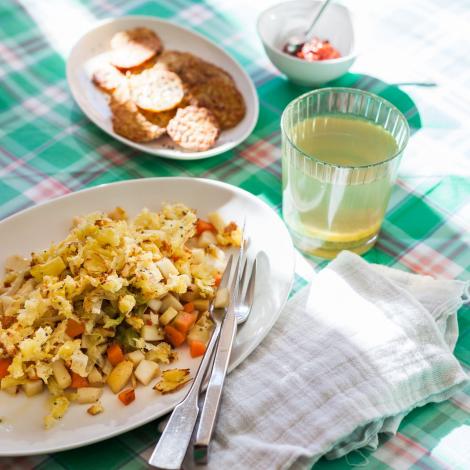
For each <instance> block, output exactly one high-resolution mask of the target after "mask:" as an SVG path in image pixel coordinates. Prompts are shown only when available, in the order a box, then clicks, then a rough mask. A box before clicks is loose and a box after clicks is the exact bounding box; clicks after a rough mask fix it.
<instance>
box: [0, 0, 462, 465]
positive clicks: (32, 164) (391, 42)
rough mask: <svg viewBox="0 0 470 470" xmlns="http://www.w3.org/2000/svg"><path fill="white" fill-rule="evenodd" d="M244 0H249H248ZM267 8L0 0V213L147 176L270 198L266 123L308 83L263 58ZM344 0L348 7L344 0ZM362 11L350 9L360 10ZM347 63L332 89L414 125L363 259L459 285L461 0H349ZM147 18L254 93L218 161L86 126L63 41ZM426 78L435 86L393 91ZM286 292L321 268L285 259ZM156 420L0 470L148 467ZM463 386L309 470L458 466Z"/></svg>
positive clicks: (272, 170) (275, 128)
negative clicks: (389, 433)
mask: <svg viewBox="0 0 470 470" xmlns="http://www.w3.org/2000/svg"><path fill="white" fill-rule="evenodd" d="M255 3H256V6H255V5H254V4H255ZM270 3H272V2H271V1H260V2H250V1H248V0H241V1H237V2H231V1H229V0H206V1H202V2H191V1H187V0H174V1H170V0H168V1H159V2H153V1H150V0H148V1H146V0H115V1H111V0H96V1H78V0H54V1H52V0H51V1H47V2H46V1H42V2H41V1H36V2H34V1H28V0H24V1H21V2H20V3H13V2H10V1H4V2H2V3H1V6H0V24H1V25H2V27H1V28H0V81H1V86H0V175H1V176H0V202H1V206H0V218H3V217H5V216H7V215H9V214H12V213H14V212H17V211H19V210H21V209H24V208H26V207H28V206H31V205H33V204H36V203H38V202H41V201H45V200H48V199H51V198H54V197H57V196H61V195H63V194H67V193H69V192H72V191H77V190H79V189H82V188H85V187H90V186H95V185H98V184H103V183H108V182H112V181H118V180H124V179H130V178H144V177H149V176H171V175H186V176H199V177H205V178H213V179H217V180H223V181H226V182H228V183H231V184H233V185H236V186H240V187H242V188H244V189H246V190H248V191H250V192H252V193H254V194H256V195H257V196H259V197H260V198H262V199H264V200H265V201H267V202H268V203H269V204H270V205H271V206H272V207H274V208H275V209H276V210H278V211H279V210H280V203H281V183H280V176H281V165H280V160H279V157H280V145H279V144H280V132H279V119H280V115H281V113H282V110H283V109H284V107H285V106H286V105H287V103H288V102H289V101H290V100H292V99H293V98H294V97H296V96H298V95H299V94H301V93H303V92H304V91H306V89H305V88H301V87H298V86H295V85H292V84H290V83H288V82H287V81H286V80H285V79H284V78H283V77H282V76H280V75H279V74H278V73H277V72H276V70H275V69H274V68H273V67H272V66H271V65H270V63H269V62H268V60H267V58H266V56H265V55H264V52H263V51H262V47H261V45H260V43H259V41H258V38H257V37H256V31H255V21H256V16H257V14H258V12H259V11H261V9H262V8H264V7H265V6H266V5H267V4H270ZM351 3H352V2H351ZM358 4H359V5H358ZM353 7H354V9H355V10H357V9H358V8H360V9H359V10H357V11H356V14H357V21H358V24H359V25H360V28H359V29H358V31H359V32H360V37H359V38H358V41H359V44H360V56H359V59H358V60H357V62H356V64H355V65H354V68H353V69H352V71H351V73H349V74H347V75H345V76H344V77H342V78H341V79H339V80H336V81H335V82H333V83H332V84H331V85H332V86H350V87H355V88H360V89H364V90H369V91H372V92H374V93H377V94H379V95H381V96H383V97H385V98H387V99H389V100H390V101H392V102H393V103H394V104H395V105H396V106H397V107H399V108H400V109H401V110H402V111H403V112H404V113H405V115H406V117H407V119H408V121H409V123H410V125H411V127H412V131H413V136H412V138H411V141H410V144H409V146H408V148H407V151H406V153H405V157H404V160H403V163H402V166H401V169H400V175H399V180H398V182H397V184H396V186H395V188H394V191H393V194H392V198H391V201H390V205H389V208H388V212H387V216H386V220H385V222H384V225H383V229H382V231H381V234H380V238H379V240H378V243H377V245H376V247H375V248H374V249H373V250H372V251H370V252H369V253H368V254H367V255H366V256H365V257H366V259H367V260H368V261H370V262H376V263H382V264H385V265H389V266H394V267H397V268H400V269H404V270H409V271H413V272H417V273H422V274H429V275H432V276H435V277H437V278H445V279H454V278H458V279H468V278H469V270H468V268H469V265H470V250H469V245H470V240H469V233H470V231H469V225H468V224H469V221H470V202H469V201H470V197H469V195H470V183H469V175H470V159H469V150H470V139H469V135H470V132H469V131H470V126H469V122H470V119H469V118H470V111H469V110H470V93H469V92H468V91H467V90H468V88H469V86H470V67H469V61H468V50H469V46H470V44H469V42H470V41H469V39H470V37H469V36H468V33H467V31H468V23H469V20H470V2H469V1H468V0H467V1H457V0H453V1H452V2H445V1H444V0H440V1H439V0H432V1H425V0H421V1H420V0H415V1H411V2H409V1H407V2H405V1H393V2H392V1H391V0H382V1H381V2H364V1H363V2H355V3H354V5H353ZM124 14H145V15H152V16H157V17H161V18H165V19H170V20H172V21H174V22H176V23H178V24H180V25H182V26H185V27H188V28H192V29H194V30H196V31H199V32H201V33H202V34H204V35H206V36H207V37H209V38H211V39H212V40H215V41H216V42H217V43H219V44H220V45H221V46H222V47H223V48H224V49H225V50H227V51H228V52H229V53H230V54H231V55H232V56H233V57H235V58H236V59H237V60H238V61H239V62H240V63H241V64H242V65H243V67H244V68H245V69H246V71H247V72H248V73H249V74H250V76H251V78H252V79H253V81H254V83H255V85H256V88H257V90H258V94H259V97H260V106H261V109H260V116H259V121H258V124H257V126H256V129H255V130H254V132H253V134H252V135H251V136H250V137H249V138H248V139H247V140H246V141H245V142H244V143H243V144H241V145H239V146H238V147H237V148H235V149H234V150H232V151H229V152H226V153H224V154H223V155H220V156H218V157H215V158H211V159H207V160H203V161H196V162H181V161H172V160H163V159H159V158H156V157H154V156H150V155H145V154H142V153H140V152H138V151H136V150H134V149H131V148H129V147H126V146H125V145H123V144H121V143H119V142H117V141H115V140H113V139H112V138H111V137H109V136H108V135H107V134H104V133H103V132H102V131H100V130H99V129H98V128H97V127H96V126H94V125H93V124H92V123H91V122H90V121H88V119H87V118H86V117H85V116H84V115H83V113H82V112H81V111H80V109H79V108H78V107H77V105H76V104H75V103H74V101H73V99H72V97H71V95H70V92H69V90H68V88H67V83H66V80H65V61H66V57H67V53H68V51H69V50H70V47H71V46H72V45H73V43H74V42H75V41H76V39H77V38H78V37H79V36H80V35H81V34H83V32H84V31H86V30H87V29H88V28H89V27H90V25H92V24H93V23H94V22H95V21H97V20H98V19H102V18H108V17H115V16H121V15H124ZM429 81H432V82H436V84H437V86H435V87H422V86H421V87H419V86H415V85H409V84H408V85H406V83H410V82H429ZM297 258H298V259H297V261H298V263H297V273H296V289H299V288H301V287H302V286H303V285H305V284H306V283H307V282H308V280H309V278H310V277H311V275H312V272H313V271H314V270H315V269H318V268H321V267H322V266H323V265H324V264H325V262H324V261H321V260H319V259H314V258H311V259H308V260H306V259H305V258H303V257H301V256H300V255H299V254H297ZM469 314H470V311H469V309H468V308H465V307H464V308H462V309H461V310H460V312H459V326H460V338H459V342H458V344H457V347H456V355H457V357H458V358H459V360H460V361H461V363H462V364H463V366H464V367H465V368H467V369H468V368H469V367H470V315H469ZM155 437H156V423H155V422H153V423H150V424H148V425H145V426H143V427H141V428H138V429H136V430H134V431H131V432H129V433H126V434H124V435H122V436H119V437H116V438H114V439H110V440H107V441H104V442H102V443H98V444H95V445H92V446H88V447H87V448H85V449H76V450H72V451H67V452H62V453H57V454H53V455H45V456H37V457H28V458H17V459H13V458H12V459H10V458H8V459H1V460H0V467H1V468H2V469H9V468H15V469H22V468H25V469H26V468H37V469H41V468H44V469H46V468H47V469H48V470H49V469H58V470H59V469H82V468H86V469H88V470H93V469H118V468H119V469H126V470H131V469H139V468H147V464H146V460H147V458H148V457H149V455H150V452H151V449H152V446H153V445H154V439H155ZM468 442H470V387H467V389H466V391H464V392H461V393H459V394H458V395H456V396H455V397H453V398H452V399H451V400H449V401H447V402H445V403H440V404H431V405H427V406H425V407H423V408H420V409H417V410H414V411H413V412H412V413H410V414H409V415H408V416H407V417H406V419H405V420H404V421H403V423H402V425H401V427H400V429H399V432H398V434H397V435H396V436H395V437H394V438H392V439H390V440H388V441H387V442H385V443H383V444H382V445H381V446H380V447H379V449H378V450H377V451H376V452H374V453H373V454H365V453H363V452H355V453H353V454H352V455H349V456H348V457H347V458H343V459H340V460H337V461H331V462H327V461H323V460H322V461H320V463H318V464H317V466H316V467H315V468H320V469H322V468H323V469H330V470H333V469H335V470H336V469H344V468H348V467H349V466H360V467H362V468H370V469H376V468H394V469H404V468H410V467H412V468H422V469H436V468H452V469H457V468H470V446H469V445H468Z"/></svg>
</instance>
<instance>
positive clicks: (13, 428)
mask: <svg viewBox="0 0 470 470" xmlns="http://www.w3.org/2000/svg"><path fill="white" fill-rule="evenodd" d="M163 202H185V203H187V204H188V205H190V206H191V207H194V208H197V210H198V213H199V214H201V215H202V216H204V215H205V214H207V213H208V212H210V211H213V210H218V211H220V212H221V214H222V215H223V216H224V217H225V218H226V219H228V220H235V221H236V222H238V223H241V222H242V221H243V219H244V218H245V217H246V232H247V234H248V235H249V238H250V245H249V252H248V256H249V257H251V258H252V257H253V256H254V254H255V253H257V252H262V254H261V256H260V257H259V264H258V273H259V275H258V276H257V280H256V295H255V302H254V305H253V310H252V313H251V315H250V317H249V319H248V321H247V322H246V323H245V324H244V325H243V326H242V327H241V328H240V329H239V333H238V335H237V338H236V342H235V347H234V350H233V355H232V360H231V365H230V367H231V369H233V368H234V367H236V366H237V365H238V364H240V363H241V362H242V361H243V360H244V359H245V358H246V357H247V356H248V355H249V354H250V353H251V352H252V351H253V350H254V349H255V348H256V346H257V345H258V344H259V343H260V342H261V340H262V339H263V338H264V337H265V336H266V335H267V333H268V332H269V330H270V329H271V327H272V326H273V325H274V323H275V322H276V320H277V318H278V316H279V314H280V312H281V309H282V307H283V306H284V304H285V302H286V300H287V297H288V294H289V291H290V288H291V284H292V280H293V276H294V249H293V245H292V242H291V238H290V236H289V234H288V232H287V229H286V227H285V225H284V223H283V222H282V221H281V219H280V218H279V217H278V216H277V215H276V213H275V212H274V211H273V210H272V209H271V208H269V207H268V206H267V205H266V204H265V203H264V202H262V201H261V200H260V199H258V198H257V197H255V196H253V195H251V194H250V193H248V192H246V191H243V190H242V189H238V188H236V187H234V186H230V185H228V184H225V183H219V182H216V181H211V180H203V179H192V178H149V179H142V180H131V181H124V182H119V183H114V184H109V185H104V186H98V187H96V188H92V189H88V190H84V191H80V192H77V193H74V194H71V195H68V196H64V197H61V198H58V199H55V200H52V201H50V202H48V203H45V204H42V205H38V206H35V207H33V208H31V209H27V210H25V211H23V212H20V213H18V214H16V215H13V216H11V217H9V218H7V219H5V220H3V221H1V222H0V239H1V240H2V244H1V245H0V266H1V267H2V268H3V264H4V261H5V259H6V257H7V256H8V255H10V254H15V253H16V254H23V255H27V254H28V253H30V252H31V251H34V250H39V249H41V248H44V247H47V246H48V245H49V244H50V243H51V242H52V241H54V240H55V241H58V240H59V239H62V238H63V237H64V236H65V235H66V233H67V231H68V228H69V226H70V222H71V219H72V217H73V216H74V215H76V214H85V213H88V212H93V211H96V210H109V209H112V208H114V207H115V206H117V205H120V206H122V207H124V208H125V209H126V210H128V212H129V214H130V215H131V216H132V215H135V214H136V213H137V212H138V211H139V210H141V209H142V208H143V207H148V208H149V209H154V210H155V209H158V208H160V206H161V204H162V203H163ZM198 363H199V360H198V359H192V358H191V357H190V355H189V353H188V351H187V350H186V349H184V348H183V349H182V351H181V353H180V359H179V361H178V362H177V363H175V364H177V366H178V367H180V366H181V367H189V368H191V372H192V374H194V372H195V370H196V368H197V365H198ZM172 367H173V365H172ZM228 380H230V379H228ZM154 382H155V381H153V382H152V383H151V385H153V383H154ZM151 385H149V386H147V387H143V386H139V387H138V388H137V389H136V400H135V401H134V402H133V403H132V404H131V405H129V406H127V407H125V406H123V405H122V404H121V403H120V402H119V400H118V399H117V398H116V396H115V395H113V394H112V392H111V391H110V390H109V389H105V391H104V393H103V398H102V403H103V405H104V408H105V411H104V413H102V414H100V415H97V416H90V415H88V414H87V413H86V409H87V406H86V405H76V404H74V405H72V406H71V407H70V409H69V411H68V412H67V414H66V415H65V417H64V418H63V419H62V420H61V421H60V422H59V423H57V425H56V426H55V427H54V428H52V429H50V430H48V431H45V430H44V428H43V418H44V416H45V415H46V414H47V408H46V400H47V397H48V394H47V393H46V392H44V393H42V394H41V395H38V396H35V397H32V398H27V397H26V396H25V395H22V394H20V395H17V396H14V397H12V396H10V395H8V394H6V393H4V392H0V395H1V398H0V417H1V418H2V422H1V423H0V456H19V455H32V454H40V453H47V452H55V451H59V450H66V449H71V448H74V447H79V446H83V445H86V444H91V443H93V442H97V441H101V440H104V439H107V438H109V437H112V436H115V435H117V434H121V433H123V432H125V431H129V430H130V429H133V428H136V427H138V426H140V425H142V424H145V423H147V422H149V421H151V420H153V419H155V418H157V417H159V416H162V415H164V414H166V413H168V412H169V411H171V410H172V409H173V407H174V406H175V405H176V404H177V403H178V402H179V401H180V400H181V399H182V398H183V396H184V394H185V393H186V391H187V388H185V389H183V390H181V391H179V392H177V393H175V394H169V395H164V396H161V395H159V394H157V393H156V392H155V391H153V390H152V387H151Z"/></svg>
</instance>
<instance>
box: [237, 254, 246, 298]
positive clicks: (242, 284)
mask: <svg viewBox="0 0 470 470" xmlns="http://www.w3.org/2000/svg"><path fill="white" fill-rule="evenodd" d="M247 280H248V259H247V257H246V255H245V259H244V260H243V268H242V269H241V276H240V281H239V285H238V301H239V303H241V302H242V301H243V297H244V295H245V292H246V287H247Z"/></svg>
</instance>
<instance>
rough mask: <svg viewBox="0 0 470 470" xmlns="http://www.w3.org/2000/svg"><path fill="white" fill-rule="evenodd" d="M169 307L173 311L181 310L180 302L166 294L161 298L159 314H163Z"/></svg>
mask: <svg viewBox="0 0 470 470" xmlns="http://www.w3.org/2000/svg"><path fill="white" fill-rule="evenodd" d="M169 307H173V308H174V309H175V310H183V306H182V305H181V302H180V301H179V300H178V299H177V298H176V297H175V296H174V295H171V294H167V295H165V297H163V299H162V306H161V308H160V312H165V311H166V310H167V309H168V308H169Z"/></svg>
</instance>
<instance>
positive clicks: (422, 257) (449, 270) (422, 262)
mask: <svg viewBox="0 0 470 470" xmlns="http://www.w3.org/2000/svg"><path fill="white" fill-rule="evenodd" d="M400 261H401V263H402V264H403V265H405V266H406V267H408V268H410V269H411V270H412V271H414V272H416V273H419V274H427V275H429V276H433V277H436V278H441V279H455V278H456V277H457V276H458V275H459V274H460V273H461V272H462V271H463V268H462V267H461V266H459V265H458V264H456V263H454V262H453V261H452V260H451V259H449V258H447V257H446V256H444V255H442V254H441V253H439V252H438V251H436V250H434V249H433V248H431V247H430V246H428V245H426V244H425V243H419V244H418V245H416V246H414V247H413V248H412V249H411V250H409V251H408V252H407V253H405V254H404V255H403V256H402V257H401V259H400Z"/></svg>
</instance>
